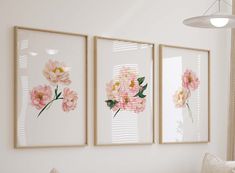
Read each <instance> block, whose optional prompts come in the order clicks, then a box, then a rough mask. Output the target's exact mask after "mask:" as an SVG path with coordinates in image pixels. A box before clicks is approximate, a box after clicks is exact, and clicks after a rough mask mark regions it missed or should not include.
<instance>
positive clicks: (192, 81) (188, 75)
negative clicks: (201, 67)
mask: <svg viewBox="0 0 235 173" xmlns="http://www.w3.org/2000/svg"><path fill="white" fill-rule="evenodd" d="M199 83H200V81H199V79H198V77H197V76H196V74H195V73H194V72H193V71H192V70H188V69H187V70H186V71H185V72H184V74H183V76H182V85H183V87H184V88H187V89H192V90H195V89H197V88H198V85H199Z"/></svg>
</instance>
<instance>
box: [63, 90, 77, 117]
mask: <svg viewBox="0 0 235 173" xmlns="http://www.w3.org/2000/svg"><path fill="white" fill-rule="evenodd" d="M77 100H78V95H77V93H76V92H75V91H72V90H70V89H69V88H64V91H63V103H62V108H63V110H64V111H65V112H69V111H71V110H74V109H75V108H76V106H77Z"/></svg>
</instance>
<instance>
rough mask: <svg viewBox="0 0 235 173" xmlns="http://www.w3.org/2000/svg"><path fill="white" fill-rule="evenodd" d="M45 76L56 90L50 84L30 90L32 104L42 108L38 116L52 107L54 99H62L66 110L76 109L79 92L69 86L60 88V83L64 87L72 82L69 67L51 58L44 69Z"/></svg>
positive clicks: (39, 108) (63, 107)
mask: <svg viewBox="0 0 235 173" xmlns="http://www.w3.org/2000/svg"><path fill="white" fill-rule="evenodd" d="M43 76H44V77H45V78H46V79H47V80H48V81H49V82H50V84H51V85H52V86H53V87H54V92H52V89H51V86H49V85H44V86H43V85H39V86H37V87H34V88H33V89H32V90H31V91H30V98H31V105H32V106H34V107H35V108H36V109H38V110H40V112H39V113H38V115H37V117H39V116H40V115H41V114H42V113H43V112H44V111H45V110H47V109H48V108H50V106H51V105H52V103H53V102H54V101H59V100H62V106H61V107H62V110H63V111H64V112H69V111H72V110H74V109H75V108H76V107H77V103H78V94H77V93H76V92H75V91H73V90H71V89H69V88H64V89H63V90H62V91H60V90H59V85H62V87H63V85H70V84H71V82H72V81H71V80H70V78H69V71H68V67H67V66H66V65H65V64H64V63H62V62H59V61H53V60H49V61H48V62H47V63H46V65H45V68H44V70H43ZM53 93H54V96H53V98H52V95H53ZM46 108H47V109H46Z"/></svg>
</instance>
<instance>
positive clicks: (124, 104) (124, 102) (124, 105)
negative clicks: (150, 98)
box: [118, 93, 132, 110]
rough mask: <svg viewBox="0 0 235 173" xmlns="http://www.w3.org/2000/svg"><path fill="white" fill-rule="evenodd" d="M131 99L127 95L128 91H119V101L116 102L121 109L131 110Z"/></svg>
mask: <svg viewBox="0 0 235 173" xmlns="http://www.w3.org/2000/svg"><path fill="white" fill-rule="evenodd" d="M131 99H132V98H131V97H130V96H129V95H128V93H120V101H119V102H118V105H119V108H120V109H122V110H131V109H132V103H131Z"/></svg>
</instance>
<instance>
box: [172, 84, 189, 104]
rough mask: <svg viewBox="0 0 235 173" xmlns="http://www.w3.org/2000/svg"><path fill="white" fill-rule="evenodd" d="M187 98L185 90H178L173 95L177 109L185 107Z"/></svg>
mask: <svg viewBox="0 0 235 173" xmlns="http://www.w3.org/2000/svg"><path fill="white" fill-rule="evenodd" d="M188 97H189V92H188V90H187V89H185V88H180V89H179V90H177V91H176V92H175V95H174V103H175V106H176V107H177V108H181V107H184V106H185V103H186V101H187V99H188Z"/></svg>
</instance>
